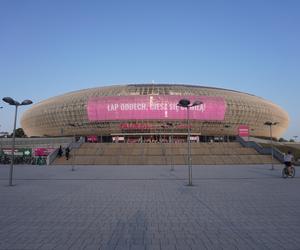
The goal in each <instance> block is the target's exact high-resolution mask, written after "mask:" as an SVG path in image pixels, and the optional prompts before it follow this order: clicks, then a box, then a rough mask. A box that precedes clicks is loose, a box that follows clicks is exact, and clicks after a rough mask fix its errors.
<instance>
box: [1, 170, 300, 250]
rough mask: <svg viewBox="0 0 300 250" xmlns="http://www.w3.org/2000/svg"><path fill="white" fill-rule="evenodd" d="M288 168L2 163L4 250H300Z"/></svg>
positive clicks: (295, 186)
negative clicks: (190, 177)
mask: <svg viewBox="0 0 300 250" xmlns="http://www.w3.org/2000/svg"><path fill="white" fill-rule="evenodd" d="M281 170H282V166H281V165H276V166H275V169H274V170H270V166H269V165H246V166H244V165H239V166H229V165H225V166H206V165H203V166H193V184H194V185H193V186H192V187H191V186H188V185H187V183H188V181H187V174H188V168H187V167H186V166H175V170H174V171H171V169H170V166H76V167H75V171H71V166H38V167H37V166H15V167H14V179H13V183H14V186H8V176H9V166H7V165H0V204H1V205H0V249H166V250H167V249H180V250H181V249H183V250H184V249H299V248H300V247H299V246H300V238H299V235H300V193H299V190H300V178H299V174H298V172H299V171H300V168H298V167H296V176H295V178H287V179H283V178H281Z"/></svg>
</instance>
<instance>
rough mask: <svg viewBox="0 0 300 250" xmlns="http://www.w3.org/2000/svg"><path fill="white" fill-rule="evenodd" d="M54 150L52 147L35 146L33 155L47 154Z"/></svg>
mask: <svg viewBox="0 0 300 250" xmlns="http://www.w3.org/2000/svg"><path fill="white" fill-rule="evenodd" d="M53 151H54V148H35V149H34V155H35V156H47V155H49V154H50V153H52V152H53Z"/></svg>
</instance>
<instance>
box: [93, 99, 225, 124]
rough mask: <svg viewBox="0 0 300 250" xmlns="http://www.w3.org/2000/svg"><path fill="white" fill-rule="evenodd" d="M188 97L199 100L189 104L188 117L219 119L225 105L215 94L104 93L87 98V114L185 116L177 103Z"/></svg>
mask: <svg viewBox="0 0 300 250" xmlns="http://www.w3.org/2000/svg"><path fill="white" fill-rule="evenodd" d="M181 99H188V100H190V101H191V104H192V103H193V102H194V101H196V100H199V101H201V102H202V104H200V105H198V106H194V107H190V112H189V117H190V119H191V120H206V121H211V120H214V121H222V120H224V116H225V111H226V105H225V100H224V98H222V97H216V96H178V95H152V96H150V95H144V96H103V97H91V98H90V99H89V100H88V105H87V114H88V119H89V120H90V121H115V120H185V119H187V110H186V108H184V107H179V106H177V104H178V102H179V100H181Z"/></svg>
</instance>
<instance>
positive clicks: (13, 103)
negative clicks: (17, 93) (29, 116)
mask: <svg viewBox="0 0 300 250" xmlns="http://www.w3.org/2000/svg"><path fill="white" fill-rule="evenodd" d="M2 100H3V101H4V102H6V103H8V104H9V105H15V106H17V105H20V103H19V102H17V101H15V100H14V99H12V98H11V97H4V98H2Z"/></svg>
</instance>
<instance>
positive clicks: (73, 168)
mask: <svg viewBox="0 0 300 250" xmlns="http://www.w3.org/2000/svg"><path fill="white" fill-rule="evenodd" d="M68 125H69V126H71V127H73V128H74V129H75V128H76V127H79V126H81V124H79V123H77V122H76V123H69V124H68ZM74 140H75V142H74V143H76V133H75V132H74ZM74 145H75V144H74ZM74 161H75V147H74V154H73V159H72V168H71V170H72V171H75V166H74Z"/></svg>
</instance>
